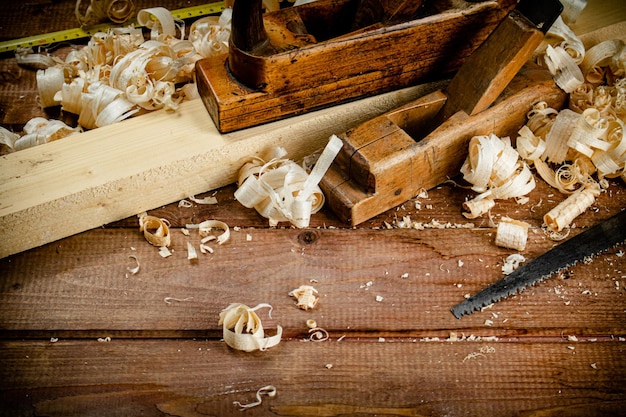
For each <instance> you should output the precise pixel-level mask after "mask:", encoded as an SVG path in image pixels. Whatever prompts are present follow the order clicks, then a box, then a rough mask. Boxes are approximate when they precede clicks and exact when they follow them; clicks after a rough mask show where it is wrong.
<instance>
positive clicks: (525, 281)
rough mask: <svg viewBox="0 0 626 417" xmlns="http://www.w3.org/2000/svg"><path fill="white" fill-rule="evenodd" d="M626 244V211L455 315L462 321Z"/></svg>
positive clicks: (555, 250) (491, 288)
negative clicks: (588, 259) (527, 288)
mask: <svg viewBox="0 0 626 417" xmlns="http://www.w3.org/2000/svg"><path fill="white" fill-rule="evenodd" d="M624 242H626V210H624V211H621V212H620V213H618V214H616V215H614V216H613V217H611V218H609V219H608V220H605V221H603V222H602V223H600V224H598V225H596V226H593V227H592V228H590V229H588V230H586V231H584V232H582V233H580V234H578V235H576V236H574V237H572V238H571V239H569V240H567V241H566V242H564V243H561V244H560V245H558V246H556V247H555V248H553V249H551V250H549V251H548V252H546V253H544V254H543V255H541V256H539V257H537V258H535V259H533V260H532V261H530V262H529V263H527V264H526V265H524V266H522V267H521V268H518V269H517V270H515V271H513V272H512V273H511V274H509V275H507V276H505V277H504V278H502V279H501V280H499V281H497V282H495V283H493V284H491V285H490V286H488V287H486V288H485V289H483V290H482V291H480V292H478V293H476V294H475V295H473V296H471V297H470V298H468V299H466V300H464V301H463V302H461V303H459V304H457V305H456V306H454V307H453V308H452V314H454V316H455V317H456V318H458V319H460V318H461V317H463V316H464V315H466V314H472V313H473V312H474V311H476V310H480V309H481V308H484V307H487V306H488V305H491V304H493V303H495V302H498V301H500V300H501V299H503V298H506V297H508V296H510V295H514V294H517V293H519V292H521V291H522V290H524V288H526V287H528V286H529V285H534V284H535V283H537V282H540V281H543V280H544V279H547V278H549V277H550V276H551V275H553V274H555V273H557V272H559V271H561V270H563V269H565V268H567V267H571V266H573V265H575V264H576V263H577V262H579V261H583V260H585V259H586V258H588V257H591V256H596V255H599V254H600V253H602V252H604V251H606V250H608V249H610V248H613V247H615V246H616V245H619V244H621V243H624Z"/></svg>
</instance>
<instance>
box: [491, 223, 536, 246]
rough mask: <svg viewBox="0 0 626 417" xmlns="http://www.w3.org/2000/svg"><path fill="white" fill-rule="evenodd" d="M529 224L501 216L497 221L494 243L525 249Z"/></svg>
mask: <svg viewBox="0 0 626 417" xmlns="http://www.w3.org/2000/svg"><path fill="white" fill-rule="evenodd" d="M529 226H530V225H529V224H528V223H526V222H523V221H519V220H514V219H511V218H510V217H503V218H502V219H501V220H500V223H498V228H497V230H496V239H495V244H496V245H497V246H501V247H504V248H508V249H515V250H517V251H520V252H522V251H523V250H524V249H526V241H527V240H528V227H529Z"/></svg>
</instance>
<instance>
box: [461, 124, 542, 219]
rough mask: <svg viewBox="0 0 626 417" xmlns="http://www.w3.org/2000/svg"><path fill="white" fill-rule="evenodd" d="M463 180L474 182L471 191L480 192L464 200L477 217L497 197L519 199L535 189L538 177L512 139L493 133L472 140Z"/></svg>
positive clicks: (467, 207) (464, 206) (486, 210)
mask: <svg viewBox="0 0 626 417" xmlns="http://www.w3.org/2000/svg"><path fill="white" fill-rule="evenodd" d="M461 173H462V174H463V179H465V180H466V181H467V182H469V183H470V184H472V190H474V191H476V192H478V193H480V194H479V195H478V196H476V197H474V198H473V199H472V200H469V201H466V202H464V203H463V208H465V209H466V210H468V211H469V213H463V215H464V216H465V217H467V218H470V219H472V218H476V217H479V216H481V215H483V214H484V213H487V212H488V211H489V210H490V209H491V208H492V207H493V206H494V200H497V199H508V198H520V197H523V196H525V195H527V194H528V193H529V192H531V191H532V190H533V189H534V188H535V180H534V177H533V176H532V173H531V171H530V168H529V167H528V165H527V164H526V162H525V161H524V160H523V159H521V158H520V155H519V154H518V153H517V151H516V150H515V149H514V148H513V147H512V146H511V143H510V140H509V138H499V137H498V136H496V135H494V134H491V135H486V136H474V137H473V138H472V139H471V140H470V143H469V154H468V156H467V158H466V160H465V162H464V163H463V166H462V167H461Z"/></svg>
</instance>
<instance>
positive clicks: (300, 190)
mask: <svg viewBox="0 0 626 417" xmlns="http://www.w3.org/2000/svg"><path fill="white" fill-rule="evenodd" d="M341 147H342V141H341V139H339V138H338V137H337V136H335V135H333V136H332V137H331V138H330V140H329V142H328V144H327V146H326V147H325V148H324V150H323V151H322V153H321V155H320V157H319V159H318V160H317V162H316V163H315V166H314V167H313V169H312V170H311V172H310V173H307V171H306V170H305V169H304V168H302V167H301V166H299V165H297V164H296V163H295V162H294V161H291V160H289V159H286V158H284V156H285V152H284V149H282V148H278V149H272V150H271V151H270V152H271V153H270V154H269V156H266V157H265V158H259V157H255V158H252V159H251V160H250V161H248V162H246V163H245V164H244V165H243V166H242V168H241V169H240V171H239V188H237V190H236V191H235V198H236V199H237V200H238V201H239V202H240V203H241V204H242V205H243V206H245V207H247V208H254V209H256V210H257V212H258V213H259V214H261V215H262V216H263V217H265V218H267V219H268V220H269V223H270V225H271V226H276V225H277V224H278V223H280V222H283V221H289V222H290V223H291V224H293V225H294V226H296V227H299V228H302V227H308V225H309V222H310V218H311V215H312V214H314V213H317V212H318V211H319V210H320V209H321V208H322V206H323V205H324V194H323V193H322V190H321V189H320V188H319V185H318V184H319V182H320V181H321V179H322V177H323V176H324V174H325V173H326V170H328V167H330V164H331V163H332V162H333V160H334V159H335V156H337V153H339V150H340V149H341Z"/></svg>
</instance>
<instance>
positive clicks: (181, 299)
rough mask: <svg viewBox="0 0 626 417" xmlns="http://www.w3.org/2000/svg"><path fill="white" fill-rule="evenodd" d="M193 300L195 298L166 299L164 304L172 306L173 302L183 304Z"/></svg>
mask: <svg viewBox="0 0 626 417" xmlns="http://www.w3.org/2000/svg"><path fill="white" fill-rule="evenodd" d="M191 300H193V297H186V298H175V297H165V298H164V299H163V302H165V304H172V302H173V301H176V302H179V303H182V302H184V301H191Z"/></svg>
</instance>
